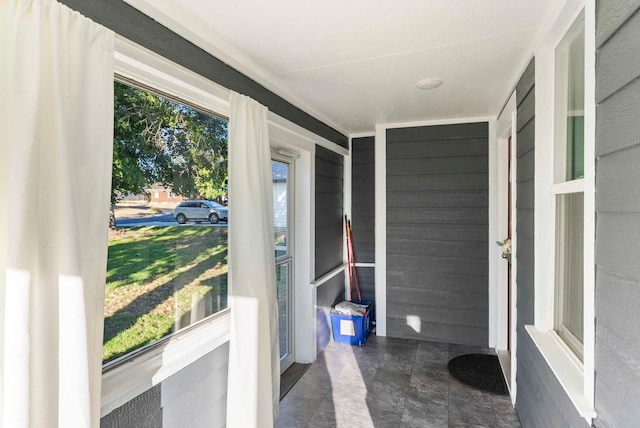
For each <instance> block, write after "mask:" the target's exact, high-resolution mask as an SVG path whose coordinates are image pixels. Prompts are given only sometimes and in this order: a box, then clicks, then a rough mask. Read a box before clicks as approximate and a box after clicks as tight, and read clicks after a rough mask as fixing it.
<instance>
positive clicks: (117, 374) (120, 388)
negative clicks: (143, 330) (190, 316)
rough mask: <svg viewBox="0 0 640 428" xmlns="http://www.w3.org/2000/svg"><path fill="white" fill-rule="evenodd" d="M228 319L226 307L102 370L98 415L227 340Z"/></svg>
mask: <svg viewBox="0 0 640 428" xmlns="http://www.w3.org/2000/svg"><path fill="white" fill-rule="evenodd" d="M230 319H231V317H230V310H229V309H225V310H224V311H221V312H219V313H217V314H215V315H213V316H212V317H211V318H209V319H207V320H205V321H203V322H201V323H199V324H198V325H197V326H193V327H192V328H191V329H189V330H187V331H185V332H183V333H181V334H178V335H176V336H174V337H172V338H170V339H169V340H168V341H167V342H165V343H162V344H161V345H158V346H155V347H152V348H150V349H149V350H147V351H145V352H142V353H140V354H139V355H136V356H134V357H132V358H131V359H129V360H126V361H124V362H123V363H121V364H120V365H118V366H116V367H114V368H112V369H110V370H108V371H106V372H105V373H103V375H102V398H101V405H100V417H103V416H105V415H107V414H109V413H110V412H111V411H113V410H114V409H116V408H118V407H120V406H122V405H123V404H125V403H127V402H128V401H130V400H131V399H133V398H135V397H136V396H138V395H139V394H141V393H142V392H144V391H146V390H148V389H149V388H151V387H152V386H154V385H157V384H159V383H160V382H162V381H163V380H165V379H166V378H168V377H169V376H171V375H173V374H175V373H177V372H179V371H180V370H182V369H183V368H185V367H187V366H188V365H189V364H191V363H193V362H194V361H196V360H197V359H199V358H201V357H203V356H205V355H206V354H208V353H210V352H212V351H214V350H215V349H216V348H218V347H219V346H221V345H223V344H224V343H226V342H228V341H229V335H230Z"/></svg>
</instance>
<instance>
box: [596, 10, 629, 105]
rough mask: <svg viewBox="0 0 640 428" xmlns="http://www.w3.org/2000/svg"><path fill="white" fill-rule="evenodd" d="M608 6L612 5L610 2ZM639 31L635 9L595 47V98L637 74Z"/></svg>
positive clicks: (605, 94)
mask: <svg viewBox="0 0 640 428" xmlns="http://www.w3.org/2000/svg"><path fill="white" fill-rule="evenodd" d="M620 3H626V1H621V2H620ZM616 4H617V3H616ZM610 7H611V8H613V9H616V6H614V5H611V6H610ZM639 34H640V14H639V13H637V12H636V13H634V14H633V15H632V16H631V17H630V18H629V19H628V20H627V21H625V22H624V25H623V26H621V27H619V28H618V29H617V30H616V32H615V33H614V34H613V35H612V36H611V38H609V40H607V42H606V43H605V44H604V45H602V46H600V48H599V49H598V60H597V61H596V74H597V78H596V102H602V101H603V100H605V99H606V98H608V97H609V96H611V95H613V94H614V93H616V92H618V91H619V90H620V89H622V87H624V86H625V85H627V84H629V83H630V82H632V81H633V80H635V79H636V78H637V77H638V70H640V55H638V54H637V53H638V52H639V51H640V37H638V35H639Z"/></svg>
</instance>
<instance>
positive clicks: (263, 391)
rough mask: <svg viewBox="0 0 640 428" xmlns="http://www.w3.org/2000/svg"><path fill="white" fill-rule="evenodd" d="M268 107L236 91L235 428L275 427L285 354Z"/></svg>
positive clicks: (232, 221)
mask: <svg viewBox="0 0 640 428" xmlns="http://www.w3.org/2000/svg"><path fill="white" fill-rule="evenodd" d="M267 113H268V111H267V108H266V107H264V106H262V105H260V104H258V103H257V102H256V101H254V100H252V99H250V98H248V97H246V96H243V95H239V94H236V93H233V92H232V93H231V111H230V115H229V283H230V289H229V303H230V305H229V306H230V308H231V340H230V348H229V380H228V390H227V426H228V427H229V428H252V427H269V428H271V427H273V423H274V421H275V420H276V419H277V417H278V405H279V397H280V353H279V348H278V307H277V301H276V274H275V256H274V232H273V183H272V178H271V150H270V146H269V135H268V125H267Z"/></svg>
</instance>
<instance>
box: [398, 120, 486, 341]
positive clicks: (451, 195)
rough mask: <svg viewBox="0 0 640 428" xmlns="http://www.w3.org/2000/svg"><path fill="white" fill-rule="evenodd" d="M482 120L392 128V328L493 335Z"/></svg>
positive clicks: (482, 337)
mask: <svg viewBox="0 0 640 428" xmlns="http://www.w3.org/2000/svg"><path fill="white" fill-rule="evenodd" d="M488 136H489V127H488V124H487V123H486V122H485V123H470V124H459V125H443V126H428V127H412V128H399V129H389V130H388V131H387V160H386V168H387V172H386V174H387V177H386V178H387V189H386V192H387V255H386V257H387V334H388V335H389V336H395V337H406V338H417V339H422V340H435V341H444V342H451V343H462V344H472V345H486V344H487V341H488V285H489V284H488V268H489V263H488V242H487V239H488V233H489V231H488V227H489V220H488V202H489V201H488V189H489V183H488V170H489V169H488V168H489V165H488Z"/></svg>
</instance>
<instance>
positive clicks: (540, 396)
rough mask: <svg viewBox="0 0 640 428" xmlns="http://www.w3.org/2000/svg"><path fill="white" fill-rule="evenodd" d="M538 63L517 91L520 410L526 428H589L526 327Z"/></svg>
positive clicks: (529, 319)
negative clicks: (535, 82) (536, 67)
mask: <svg viewBox="0 0 640 428" xmlns="http://www.w3.org/2000/svg"><path fill="white" fill-rule="evenodd" d="M534 81H535V61H534V60H533V59H532V60H531V62H530V63H529V66H528V67H527V69H526V71H525V72H524V74H523V76H522V77H521V78H520V81H519V83H518V85H517V86H516V99H517V105H518V122H517V131H518V133H517V139H516V141H517V147H516V155H517V158H518V160H517V165H516V168H517V170H516V172H517V177H516V189H517V197H516V216H517V220H516V221H517V224H516V233H517V237H518V239H517V241H518V242H517V243H518V246H517V248H516V255H517V259H518V273H517V286H518V291H517V295H518V301H517V303H516V304H517V313H518V325H517V334H518V348H517V353H518V367H517V374H516V377H517V383H518V395H517V402H516V410H517V411H518V416H519V417H520V422H521V423H522V426H523V427H524V428H528V427H541V428H542V427H544V428H548V427H584V426H587V423H586V421H585V420H584V418H582V417H581V416H580V415H579V414H578V412H577V410H576V409H575V407H574V406H573V404H572V403H571V401H570V400H569V397H568V396H567V395H566V394H565V392H564V389H563V388H562V386H561V385H560V383H559V382H558V379H557V378H556V377H555V375H554V374H553V372H552V371H551V369H550V368H549V366H548V365H547V363H546V362H545V360H544V357H543V356H542V354H540V352H539V351H538V348H537V347H536V346H535V344H534V343H533V342H532V340H531V338H530V336H529V333H527V332H526V330H525V329H524V326H525V325H526V324H533V323H534V308H533V306H534V270H533V266H534V219H533V211H534V183H535V181H534V166H535V162H534V153H535V88H534Z"/></svg>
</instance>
